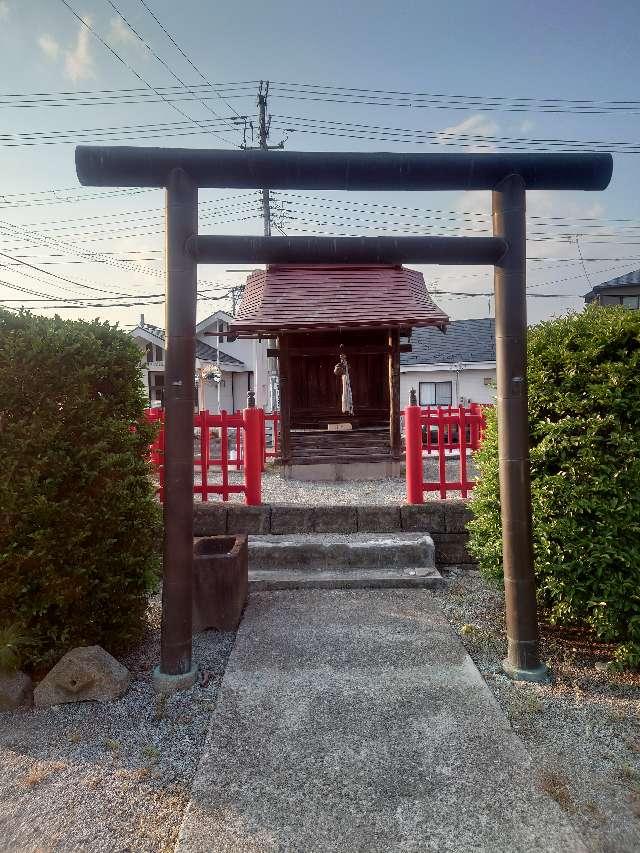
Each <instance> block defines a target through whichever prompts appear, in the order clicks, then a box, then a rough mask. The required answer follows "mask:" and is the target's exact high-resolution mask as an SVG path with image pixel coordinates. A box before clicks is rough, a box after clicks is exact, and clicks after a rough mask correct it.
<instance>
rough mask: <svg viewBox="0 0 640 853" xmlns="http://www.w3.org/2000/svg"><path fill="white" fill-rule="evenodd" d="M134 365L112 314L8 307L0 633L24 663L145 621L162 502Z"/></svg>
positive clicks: (113, 639)
mask: <svg viewBox="0 0 640 853" xmlns="http://www.w3.org/2000/svg"><path fill="white" fill-rule="evenodd" d="M139 363H140V352H139V350H138V349H137V347H136V346H135V344H134V343H133V341H132V340H131V338H130V337H129V336H128V335H127V334H125V333H124V332H122V331H120V330H119V329H117V328H115V327H113V326H109V325H108V324H107V323H100V322H98V321H95V322H93V323H86V322H81V321H72V320H62V319H60V318H59V317H55V318H54V319H50V318H45V317H37V316H33V315H31V314H29V313H21V314H11V313H9V312H7V311H3V310H0V459H1V460H2V476H1V478H0V631H3V632H4V635H9V636H18V637H20V638H22V639H21V648H20V656H19V657H20V660H19V663H20V665H22V666H25V667H27V668H29V667H31V668H33V667H35V668H42V667H45V666H49V665H51V664H53V663H55V662H56V660H57V659H58V658H60V656H61V655H62V654H64V652H66V651H67V650H68V649H70V648H73V647H74V646H79V645H89V644H94V643H98V644H100V645H102V646H104V647H105V648H106V649H108V650H109V651H111V652H112V653H114V654H118V653H120V652H122V651H123V650H124V649H126V648H127V647H129V646H130V645H131V643H132V642H133V640H134V639H135V638H136V637H137V636H138V635H139V633H140V630H141V627H142V625H143V614H144V610H145V607H146V603H147V596H148V593H149V591H150V590H151V588H152V587H153V585H154V584H155V583H156V578H157V576H158V567H159V556H158V541H159V538H160V512H159V507H158V505H157V503H156V501H155V499H154V496H153V489H152V485H151V482H150V478H149V466H148V462H147V460H146V456H145V450H146V448H147V446H148V444H149V442H150V440H151V439H152V436H153V427H151V426H150V425H149V424H147V423H146V422H145V420H144V418H143V408H144V406H145V398H144V394H143V391H142V387H141V384H140V380H139ZM132 425H135V428H134V429H132Z"/></svg>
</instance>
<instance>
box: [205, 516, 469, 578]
mask: <svg viewBox="0 0 640 853" xmlns="http://www.w3.org/2000/svg"><path fill="white" fill-rule="evenodd" d="M193 511H194V535H195V536H215V535H218V534H222V533H249V534H251V533H254V534H274V535H275V534H286V533H399V532H401V531H404V532H407V533H419V532H425V533H430V534H431V536H432V537H433V541H434V544H435V546H436V565H437V567H438V568H439V569H446V568H447V567H450V566H457V567H462V568H469V569H471V568H475V563H476V561H475V560H474V558H473V557H472V556H471V554H469V552H468V551H467V540H468V538H469V537H468V533H467V530H466V525H467V521H468V520H469V519H470V518H471V511H470V510H469V507H468V506H467V504H465V503H463V502H462V501H437V502H436V501H432V502H429V503H425V504H421V505H420V506H313V507H306V506H280V505H277V504H275V505H271V504H263V505H262V506H245V505H244V504H224V503H194V505H193Z"/></svg>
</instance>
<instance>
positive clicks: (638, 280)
mask: <svg viewBox="0 0 640 853" xmlns="http://www.w3.org/2000/svg"><path fill="white" fill-rule="evenodd" d="M639 284H640V270H633V272H628V273H625V274H624V275H619V276H617V278H610V279H609V281H603V282H602V284H596V285H595V286H594V287H593V288H592V289H591V290H590V291H589V293H585V295H584V298H585V300H586V301H587V302H591V301H593V299H594V298H595V297H596V295H597V294H598V293H600V291H601V290H609V288H613V287H625V286H626V285H628V286H633V285H636V286H637V285H639Z"/></svg>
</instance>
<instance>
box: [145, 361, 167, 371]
mask: <svg viewBox="0 0 640 853" xmlns="http://www.w3.org/2000/svg"><path fill="white" fill-rule="evenodd" d="M144 367H146V369H147V370H164V360H163V361H145V362H144Z"/></svg>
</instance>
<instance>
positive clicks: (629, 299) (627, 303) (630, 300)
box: [620, 296, 640, 308]
mask: <svg viewBox="0 0 640 853" xmlns="http://www.w3.org/2000/svg"><path fill="white" fill-rule="evenodd" d="M639 301H640V296H621V297H620V302H621V303H622V306H623V307H624V308H638V302H639Z"/></svg>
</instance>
